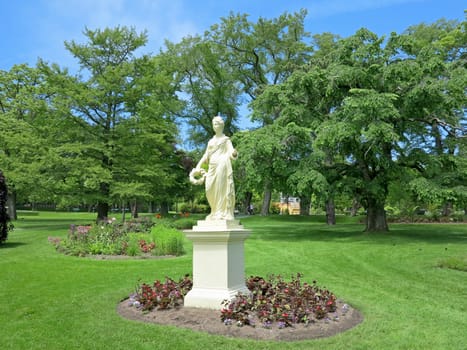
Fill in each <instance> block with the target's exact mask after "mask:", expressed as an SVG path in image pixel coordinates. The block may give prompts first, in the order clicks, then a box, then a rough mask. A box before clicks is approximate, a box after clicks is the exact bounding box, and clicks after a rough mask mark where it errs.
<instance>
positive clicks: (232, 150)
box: [227, 139, 238, 160]
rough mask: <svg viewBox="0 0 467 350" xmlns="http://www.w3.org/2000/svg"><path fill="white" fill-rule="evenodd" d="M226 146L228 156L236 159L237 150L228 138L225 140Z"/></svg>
mask: <svg viewBox="0 0 467 350" xmlns="http://www.w3.org/2000/svg"><path fill="white" fill-rule="evenodd" d="M227 147H228V150H229V154H230V158H231V159H233V160H235V159H237V157H238V152H237V150H236V149H235V148H234V147H233V145H232V141H230V139H229V140H227Z"/></svg>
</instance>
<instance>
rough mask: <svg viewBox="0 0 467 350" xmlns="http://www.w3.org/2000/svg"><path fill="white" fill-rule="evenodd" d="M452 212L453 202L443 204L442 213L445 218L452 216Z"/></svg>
mask: <svg viewBox="0 0 467 350" xmlns="http://www.w3.org/2000/svg"><path fill="white" fill-rule="evenodd" d="M452 210H453V205H452V202H451V201H447V202H446V203H444V204H443V212H442V215H443V216H449V215H451V214H452Z"/></svg>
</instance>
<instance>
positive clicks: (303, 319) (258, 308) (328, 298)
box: [221, 274, 336, 328]
mask: <svg viewBox="0 0 467 350" xmlns="http://www.w3.org/2000/svg"><path fill="white" fill-rule="evenodd" d="M246 286H247V287H248V289H249V290H250V292H251V293H250V294H249V295H245V294H243V293H239V294H238V295H237V297H236V298H235V299H234V300H232V301H227V300H226V301H225V302H224V303H223V306H224V307H223V309H222V310H221V320H222V321H223V322H224V323H225V324H231V323H232V321H235V323H236V324H237V325H239V326H243V325H251V326H254V324H253V320H254V319H255V318H257V319H259V321H260V322H262V325H263V327H265V328H270V327H271V326H272V324H273V323H274V322H277V324H278V327H279V328H284V327H290V326H292V325H293V324H294V323H305V324H308V323H309V322H313V318H315V319H322V318H324V317H326V315H327V313H328V312H334V311H335V310H336V296H335V295H334V294H333V293H331V292H330V291H329V290H327V289H321V288H319V287H318V286H317V285H316V281H313V283H312V284H309V283H306V282H305V283H302V282H301V274H297V275H296V276H293V277H292V281H291V282H285V281H284V280H283V279H282V277H281V276H271V277H270V278H269V280H265V279H264V278H262V277H258V276H256V277H253V276H251V277H250V278H248V279H247V282H246ZM254 316H256V317H254Z"/></svg>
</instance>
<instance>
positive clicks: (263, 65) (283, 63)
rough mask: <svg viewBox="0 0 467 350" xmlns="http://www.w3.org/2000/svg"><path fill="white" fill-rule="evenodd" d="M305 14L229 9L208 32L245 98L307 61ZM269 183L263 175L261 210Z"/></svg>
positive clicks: (267, 119) (265, 121)
mask: <svg viewBox="0 0 467 350" xmlns="http://www.w3.org/2000/svg"><path fill="white" fill-rule="evenodd" d="M305 16H306V10H301V11H300V12H297V13H294V14H288V13H284V14H282V15H280V16H279V17H278V18H275V19H272V20H269V19H265V18H259V19H258V21H257V22H256V23H253V22H251V21H249V20H248V15H246V14H243V15H242V14H233V13H231V14H230V15H229V16H228V17H226V18H222V19H221V23H220V24H216V25H213V26H212V27H211V28H210V31H209V32H207V35H206V38H207V39H208V40H211V41H213V42H214V43H216V44H217V45H220V46H222V47H224V48H225V60H226V62H227V64H228V66H229V67H232V68H233V69H234V71H235V79H236V80H237V81H239V82H240V88H241V91H242V93H243V96H244V98H245V101H246V102H252V101H254V100H255V99H256V98H257V97H258V96H260V95H261V94H262V93H263V91H264V90H265V88H266V87H267V86H271V85H275V84H280V83H281V82H284V81H285V80H286V79H287V77H289V76H290V75H291V74H292V72H293V71H294V70H296V69H298V68H299V67H301V66H302V65H303V64H304V63H305V62H306V61H307V59H308V58H309V56H310V54H311V47H310V46H309V45H308V44H307V43H306V42H305V39H306V38H308V37H309V34H308V33H307V32H306V31H305V29H304V19H305ZM277 116H278V114H277V111H268V113H266V114H260V113H256V114H254V115H253V116H252V119H253V120H256V121H259V122H260V123H261V124H262V125H263V126H265V125H269V124H271V123H272V122H273V121H274V120H275V118H277ZM245 156H248V155H245ZM264 170H265V172H266V169H264ZM261 172H263V171H261ZM271 186H272V183H271V182H270V181H267V179H265V180H264V189H263V191H264V195H263V205H262V207H263V208H264V210H269V205H270V198H271V194H272V190H273V188H272V187H271ZM266 208H267V209H266Z"/></svg>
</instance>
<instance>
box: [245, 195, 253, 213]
mask: <svg viewBox="0 0 467 350" xmlns="http://www.w3.org/2000/svg"><path fill="white" fill-rule="evenodd" d="M252 198H253V193H252V192H246V193H245V200H244V201H243V210H244V212H245V214H246V215H248V214H250V211H249V208H250V205H251V199H252Z"/></svg>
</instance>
